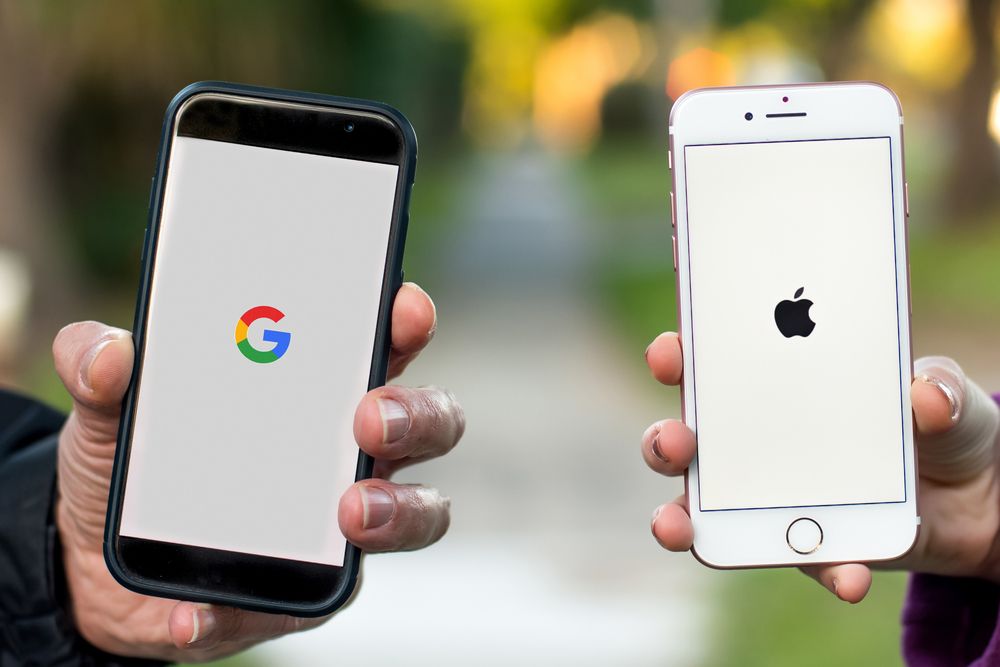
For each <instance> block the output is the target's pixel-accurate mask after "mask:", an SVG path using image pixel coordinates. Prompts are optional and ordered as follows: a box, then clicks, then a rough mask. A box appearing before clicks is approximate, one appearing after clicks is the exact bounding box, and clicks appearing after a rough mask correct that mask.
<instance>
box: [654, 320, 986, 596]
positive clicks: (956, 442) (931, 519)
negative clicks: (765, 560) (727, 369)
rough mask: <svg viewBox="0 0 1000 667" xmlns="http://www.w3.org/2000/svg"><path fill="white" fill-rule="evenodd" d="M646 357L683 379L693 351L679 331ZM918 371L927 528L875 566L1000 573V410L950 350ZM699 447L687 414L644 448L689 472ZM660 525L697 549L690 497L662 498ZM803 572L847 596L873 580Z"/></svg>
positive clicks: (913, 390)
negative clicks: (903, 550) (687, 350)
mask: <svg viewBox="0 0 1000 667" xmlns="http://www.w3.org/2000/svg"><path fill="white" fill-rule="evenodd" d="M646 362H647V363H648V364H649V368H650V370H651V371H652V372H653V376H654V377H655V378H656V379H657V380H659V381H660V382H662V383H663V384H666V385H677V384H679V383H680V381H681V375H682V372H683V360H682V357H681V347H680V339H679V338H678V337H677V334H675V333H664V334H661V335H660V336H658V337H657V338H656V340H654V341H653V342H652V343H651V344H650V346H649V348H648V349H647V350H646ZM914 378H915V379H914V381H913V384H912V386H911V387H910V397H911V399H912V402H913V415H914V419H915V423H916V447H917V457H918V468H919V473H920V481H919V485H918V487H919V495H918V500H917V503H918V507H919V510H920V515H921V526H920V532H919V535H918V537H917V541H916V544H915V545H914V546H913V549H912V550H911V551H910V552H909V553H908V554H906V555H905V556H904V557H903V558H901V559H899V560H896V561H891V562H887V563H873V564H872V566H871V567H877V568H881V569H905V570H911V571H914V572H929V573H933V574H942V575H950V576H964V577H980V578H985V579H990V580H993V581H1000V491H998V482H1000V478H998V474H997V465H998V432H1000V409H998V407H997V404H996V403H995V402H994V401H993V400H992V399H991V398H990V397H989V396H988V395H987V394H986V393H985V392H984V391H983V390H982V389H980V388H979V386H978V385H976V384H975V383H973V382H972V381H971V380H968V379H967V378H966V377H965V374H964V373H963V372H962V369H961V368H959V366H958V364H956V363H955V362H954V361H952V360H951V359H948V358H946V357H925V358H923V359H918V360H917V361H916V363H915V364H914ZM862 381H863V378H862ZM694 455H695V436H694V433H692V431H691V429H689V428H688V427H687V426H685V425H684V424H683V423H681V422H680V421H677V420H674V419H665V420H662V421H658V422H656V423H655V424H653V425H652V426H650V427H649V428H648V429H647V430H646V433H645V434H644V435H643V438H642V456H643V458H644V459H645V460H646V463H647V464H648V465H649V467H650V468H652V469H653V470H655V471H656V472H659V473H661V474H663V475H668V476H676V475H681V474H684V472H685V471H686V470H687V467H688V466H689V465H690V464H691V461H692V459H693V458H694ZM859 465H863V463H861V462H859ZM652 531H653V536H654V537H655V538H656V540H657V541H658V542H659V543H660V545H661V546H663V547H664V548H665V549H668V550H670V551H687V550H688V549H690V548H691V544H692V542H693V539H694V529H693V527H692V525H691V518H690V516H689V514H688V505H687V497H686V496H681V497H679V498H677V499H676V500H674V501H673V502H670V503H666V504H664V505H661V506H660V507H658V508H657V510H656V512H655V513H654V518H653V521H652ZM802 571H803V572H805V573H806V574H808V575H809V576H811V577H813V578H814V579H816V580H817V581H819V583H821V584H822V585H823V586H825V587H826V588H827V589H828V590H830V592H832V593H833V594H834V595H836V596H837V597H838V598H840V599H841V600H845V601H847V602H859V601H861V600H862V599H863V598H864V597H865V595H866V594H867V593H868V589H869V588H870V587H871V571H870V570H869V567H868V566H866V565H864V564H860V563H846V564H838V565H818V566H809V567H804V568H802Z"/></svg>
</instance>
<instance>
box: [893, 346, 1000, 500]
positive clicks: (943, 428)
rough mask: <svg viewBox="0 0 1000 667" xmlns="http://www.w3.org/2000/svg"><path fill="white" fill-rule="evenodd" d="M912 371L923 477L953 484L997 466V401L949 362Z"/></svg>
mask: <svg viewBox="0 0 1000 667" xmlns="http://www.w3.org/2000/svg"><path fill="white" fill-rule="evenodd" d="M913 367H914V376H915V379H914V382H913V386H912V387H911V389H910V396H911V398H912V400H913V416H914V420H915V422H916V426H917V455H918V457H919V464H920V474H921V476H922V477H927V478H928V479H933V480H935V481H938V482H942V483H946V484H954V483H959V482H963V481H965V480H968V479H969V478H971V477H973V476H975V475H976V474H977V473H979V472H981V471H982V470H984V469H986V468H987V467H988V466H990V465H992V464H993V462H994V458H995V452H994V449H995V444H996V438H997V432H998V430H1000V408H998V406H997V404H996V403H995V402H994V401H993V399H992V398H990V396H989V395H988V394H987V393H986V392H985V391H983V389H982V388H981V387H979V385H977V384H976V383H975V382H973V381H971V380H969V379H968V378H967V377H966V376H965V373H964V372H963V371H962V369H961V367H960V366H959V365H958V364H957V363H955V362H954V361H953V360H952V359H949V358H948V357H924V358H921V359H918V360H917V361H916V362H915V363H914V365H913Z"/></svg>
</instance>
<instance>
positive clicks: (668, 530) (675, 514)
mask: <svg viewBox="0 0 1000 667" xmlns="http://www.w3.org/2000/svg"><path fill="white" fill-rule="evenodd" d="M650 529H651V530H652V531H653V537H655V538H656V541H657V542H659V543H660V546H661V547H663V548H664V549H667V550H668V551H687V550H688V549H690V548H691V545H692V544H694V527H693V526H692V525H691V517H690V516H688V511H687V497H686V496H681V497H679V498H677V499H676V500H674V501H673V502H670V503H667V504H665V505H660V506H659V507H657V508H656V509H655V510H654V511H653V521H652V522H651V524H650Z"/></svg>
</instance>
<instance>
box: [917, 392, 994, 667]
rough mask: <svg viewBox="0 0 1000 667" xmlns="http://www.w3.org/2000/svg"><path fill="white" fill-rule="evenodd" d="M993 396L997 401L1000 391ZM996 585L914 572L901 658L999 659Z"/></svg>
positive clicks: (937, 666)
mask: <svg viewBox="0 0 1000 667" xmlns="http://www.w3.org/2000/svg"><path fill="white" fill-rule="evenodd" d="M993 400H995V401H997V403H1000V394H995V395H994V396H993ZM998 608H1000V585H997V584H994V583H992V582H989V581H986V580H984V579H969V578H962V577H941V576H937V575H933V574H914V575H913V576H912V577H911V578H910V589H909V591H908V592H907V595H906V604H905V605H904V607H903V658H904V659H905V660H906V664H907V665H910V666H911V667H932V666H933V667H987V666H988V665H1000V625H998V622H997V621H998V619H997V611H998Z"/></svg>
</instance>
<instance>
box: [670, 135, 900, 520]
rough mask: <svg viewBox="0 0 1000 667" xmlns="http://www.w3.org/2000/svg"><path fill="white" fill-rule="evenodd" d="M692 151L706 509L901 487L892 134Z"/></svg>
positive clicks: (694, 322) (859, 497)
mask: <svg viewBox="0 0 1000 667" xmlns="http://www.w3.org/2000/svg"><path fill="white" fill-rule="evenodd" d="M684 160H685V173H686V184H685V188H686V190H685V194H686V206H687V221H688V222H687V238H686V242H687V244H688V246H687V250H688V257H689V275H690V283H689V288H690V303H691V315H690V322H689V324H690V326H691V337H692V340H693V349H692V350H691V353H692V356H693V363H694V365H693V372H692V375H693V379H694V381H693V382H691V383H690V384H689V390H692V391H694V406H695V412H696V414H695V415H694V420H693V423H694V425H695V428H696V431H697V437H698V482H699V489H700V508H701V510H702V511H710V510H733V509H752V508H776V507H797V506H818V505H843V504H861V503H884V502H903V501H905V500H906V492H905V478H904V420H906V419H910V415H909V414H904V413H903V395H902V392H903V391H907V390H908V387H904V386H902V383H901V381H900V379H901V375H902V366H901V365H902V364H904V363H905V364H908V363H909V360H908V359H907V360H903V359H902V358H901V354H900V334H901V332H900V326H901V324H900V317H899V311H898V308H899V303H898V299H897V293H898V292H897V275H898V274H897V262H900V261H905V259H903V258H901V257H897V256H896V250H895V249H896V230H895V226H894V211H893V189H892V188H893V185H892V183H893V181H892V165H891V154H890V139H889V137H866V138H857V139H838V140H816V141H781V142H762V143H740V144H714V145H688V146H685V148H684ZM680 242H684V239H683V238H682V239H681V241H680ZM810 302H811V303H812V305H811V307H810Z"/></svg>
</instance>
